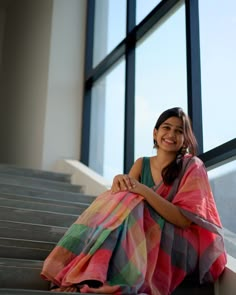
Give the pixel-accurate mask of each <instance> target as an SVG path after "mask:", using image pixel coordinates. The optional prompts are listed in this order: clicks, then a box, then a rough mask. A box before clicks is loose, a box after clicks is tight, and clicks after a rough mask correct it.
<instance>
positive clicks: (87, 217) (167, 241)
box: [41, 157, 226, 295]
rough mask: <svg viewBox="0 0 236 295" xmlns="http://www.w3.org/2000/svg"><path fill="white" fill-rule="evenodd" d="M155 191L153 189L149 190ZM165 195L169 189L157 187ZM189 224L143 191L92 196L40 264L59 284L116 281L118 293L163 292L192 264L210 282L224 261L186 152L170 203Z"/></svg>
mask: <svg viewBox="0 0 236 295" xmlns="http://www.w3.org/2000/svg"><path fill="white" fill-rule="evenodd" d="M154 189H155V188H154ZM156 192H157V193H158V194H159V195H161V196H162V197H164V198H166V199H168V196H169V194H170V192H171V187H167V186H165V185H164V184H162V185H161V186H159V187H158V188H157V191H156ZM172 202H173V203H174V204H175V205H176V206H178V207H179V209H180V210H181V212H182V214H184V215H185V216H186V217H188V218H189V219H190V220H192V222H193V223H192V225H191V226H190V227H189V228H187V229H181V228H178V227H176V226H174V225H173V224H171V223H168V222H166V221H165V220H164V219H163V218H162V217H161V216H160V215H159V214H158V213H157V212H156V211H154V210H153V209H152V208H151V207H150V206H149V205H148V204H147V203H146V202H145V201H144V199H143V197H142V196H139V195H136V194H133V193H130V192H121V193H117V194H111V192H110V191H107V192H105V193H104V194H102V195H100V196H98V197H97V199H96V200H95V201H94V202H93V203H92V204H91V206H90V207H89V208H88V209H87V210H86V211H85V212H84V213H83V214H82V215H81V216H80V217H79V218H78V220H77V221H76V222H75V223H74V224H73V225H72V226H71V227H70V228H69V230H68V231H67V232H66V234H65V235H64V237H63V238H62V239H61V240H60V241H59V243H58V244H57V246H56V247H55V248H54V250H53V251H52V252H51V253H50V255H49V256H48V257H47V259H46V260H45V262H44V266H43V270H42V274H41V275H42V277H43V278H44V279H47V280H49V281H52V282H53V283H55V284H56V285H59V286H70V285H73V284H78V283H80V282H82V281H84V280H98V281H100V282H102V283H107V284H109V285H119V286H120V288H119V291H118V292H117V294H149V295H168V294H170V293H171V292H172V291H173V290H174V289H175V288H176V287H177V286H178V285H179V284H180V282H181V281H182V280H183V279H184V277H185V276H186V275H187V274H189V273H191V272H193V271H194V270H196V268H197V270H198V272H199V279H200V281H201V282H203V281H214V280H215V279H217V278H218V276H219V275H220V274H221V272H222V271H223V269H224V266H225V264H226V254H225V250H224V243H223V238H222V234H221V223H220V219H219V216H218V212H217V210H216V206H215V202H214V199H213V196H212V193H211V190H210V186H209V181H208V179H207V174H206V170H205V167H204V165H203V164H202V162H201V161H200V160H199V159H198V158H195V157H194V158H192V160H191V163H190V165H189V166H188V168H187V170H186V171H185V173H184V176H183V177H182V179H181V181H180V184H179V188H178V192H177V194H176V195H175V197H174V199H173V201H172Z"/></svg>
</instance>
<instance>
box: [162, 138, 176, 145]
mask: <svg viewBox="0 0 236 295" xmlns="http://www.w3.org/2000/svg"><path fill="white" fill-rule="evenodd" d="M163 141H164V142H165V143H168V144H175V143H176V142H175V141H173V140H169V139H165V138H164V139H163Z"/></svg>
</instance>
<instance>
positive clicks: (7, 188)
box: [0, 183, 95, 204]
mask: <svg viewBox="0 0 236 295" xmlns="http://www.w3.org/2000/svg"><path fill="white" fill-rule="evenodd" d="M2 194H10V195H16V196H28V197H32V198H44V199H45V198H46V199H50V200H61V201H68V202H79V203H89V204H90V203H92V201H94V199H95V196H91V195H85V194H83V193H75V192H69V191H53V190H46V189H43V188H32V187H27V186H20V185H14V186H13V185H8V184H4V183H2V184H1V185H0V195H2Z"/></svg>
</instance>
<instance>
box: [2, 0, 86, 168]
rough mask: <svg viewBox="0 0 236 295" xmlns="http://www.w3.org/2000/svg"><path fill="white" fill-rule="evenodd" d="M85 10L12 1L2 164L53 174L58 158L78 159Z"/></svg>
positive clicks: (64, 0) (45, 1)
mask: <svg viewBox="0 0 236 295" xmlns="http://www.w3.org/2000/svg"><path fill="white" fill-rule="evenodd" d="M85 12H86V0H69V1H68V0H40V1H38V0H21V1H19V0H13V1H12V2H11V5H10V6H9V7H8V10H7V14H6V22H5V31H4V41H3V42H2V47H1V48H2V71H3V75H2V84H1V86H2V87H1V90H0V96H1V101H0V102H1V111H2V115H1V116H0V124H1V126H3V129H2V130H1V129H0V132H1V134H0V136H1V139H2V144H1V149H2V150H1V152H0V162H2V163H10V164H16V165H19V166H23V167H30V168H39V169H40V168H43V169H49V170H50V168H51V167H52V165H53V163H54V162H55V160H57V159H60V158H64V157H66V158H73V159H78V158H79V156H80V137H81V113H82V93H83V72H84V69H83V67H84V65H83V61H84V45H85V18H86V13H85ZM1 18H2V20H3V17H0V19H1ZM0 22H1V20H0ZM0 46H1V44H0Z"/></svg>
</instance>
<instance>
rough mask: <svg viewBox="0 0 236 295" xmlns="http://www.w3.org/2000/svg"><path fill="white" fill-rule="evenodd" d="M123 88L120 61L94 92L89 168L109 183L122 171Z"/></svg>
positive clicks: (96, 85)
mask: <svg viewBox="0 0 236 295" xmlns="http://www.w3.org/2000/svg"><path fill="white" fill-rule="evenodd" d="M124 85H125V84H124V61H120V62H119V64H117V65H116V66H115V67H114V69H112V71H111V72H109V73H108V74H107V75H105V76H102V77H101V78H100V79H99V80H98V81H97V82H96V83H95V85H94V87H93V91H92V108H91V127H90V145H89V146H90V151H89V166H90V167H91V168H92V169H94V170H95V171H97V172H98V173H100V174H101V175H103V176H104V177H106V178H107V179H108V180H110V181H111V180H112V178H113V176H114V175H116V174H118V173H120V172H121V171H122V170H123V157H124V148H123V146H124Z"/></svg>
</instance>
